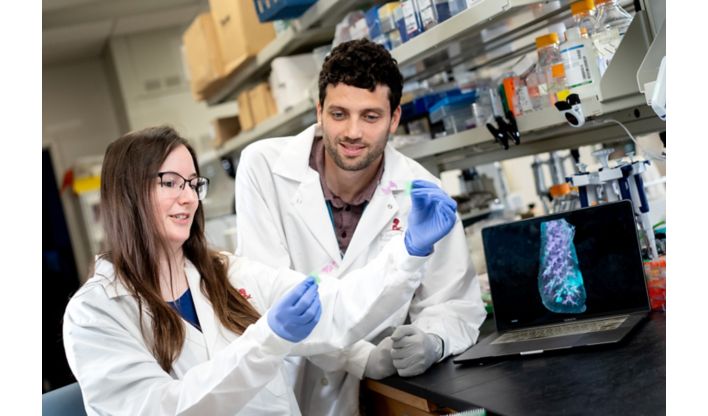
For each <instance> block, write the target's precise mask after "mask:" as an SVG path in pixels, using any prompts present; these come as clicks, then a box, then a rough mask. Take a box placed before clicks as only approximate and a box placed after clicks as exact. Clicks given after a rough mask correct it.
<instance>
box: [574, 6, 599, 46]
mask: <svg viewBox="0 0 708 416" xmlns="http://www.w3.org/2000/svg"><path fill="white" fill-rule="evenodd" d="M594 9H595V2H594V1H593V0H580V1H576V2H575V3H571V5H570V12H571V13H572V15H573V22H574V24H573V26H575V27H578V28H580V36H581V37H583V38H588V39H589V38H590V36H591V35H592V34H593V33H594V30H595V24H596V23H597V22H596V20H595V18H594V17H593V16H592V14H591V13H592V11H593V10H594Z"/></svg>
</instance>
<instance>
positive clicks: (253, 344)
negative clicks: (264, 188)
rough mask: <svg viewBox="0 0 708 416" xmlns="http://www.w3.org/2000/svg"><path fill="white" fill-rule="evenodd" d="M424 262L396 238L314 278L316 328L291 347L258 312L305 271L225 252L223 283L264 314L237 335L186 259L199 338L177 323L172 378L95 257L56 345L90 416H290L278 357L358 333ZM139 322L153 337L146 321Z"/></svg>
mask: <svg viewBox="0 0 708 416" xmlns="http://www.w3.org/2000/svg"><path fill="white" fill-rule="evenodd" d="M426 259H427V258H423V257H412V256H409V255H408V253H407V252H406V249H405V247H404V244H403V241H402V239H397V240H396V241H393V242H392V243H391V244H390V245H388V246H387V247H386V249H385V252H384V253H382V255H381V256H380V257H378V258H377V259H376V260H375V261H374V262H372V263H371V264H369V265H368V266H367V267H365V268H363V269H360V270H357V271H355V272H353V273H352V274H351V275H350V276H349V277H348V278H346V279H344V280H337V279H327V278H326V276H322V278H323V281H322V282H321V283H320V285H319V288H318V291H319V293H320V299H321V302H322V316H321V318H320V322H319V323H318V324H317V326H316V327H315V329H314V330H313V332H312V333H311V334H310V335H309V336H308V337H307V338H306V339H305V340H304V341H303V342H301V343H297V344H296V343H292V342H289V341H287V340H285V339H283V338H280V337H279V336H278V335H276V334H275V333H274V332H273V331H272V330H271V329H270V326H269V325H268V323H267V317H266V313H267V310H268V308H269V307H270V306H271V305H273V304H274V303H275V302H277V301H278V300H279V299H280V298H281V297H282V296H283V295H284V294H285V293H286V292H287V291H288V290H290V289H291V288H292V287H293V286H295V285H296V284H298V283H299V282H301V281H302V280H303V279H304V278H305V276H304V275H302V274H300V273H296V272H294V271H291V270H286V269H280V270H276V269H273V268H270V267H267V266H265V265H262V264H260V263H257V262H253V261H250V260H248V259H242V258H236V257H234V256H233V255H229V269H228V277H229V280H230V282H231V284H232V285H233V286H234V287H235V288H237V289H238V290H239V292H240V293H241V294H242V295H243V296H244V297H246V298H247V299H248V300H249V301H250V302H251V303H252V305H253V306H254V307H255V308H256V310H257V311H258V312H259V313H260V314H261V315H262V317H261V318H260V319H259V320H258V321H257V322H256V323H255V324H253V325H251V326H249V327H248V328H247V329H246V331H245V332H244V333H243V334H242V335H240V336H239V335H237V334H235V333H233V332H231V331H229V330H228V329H226V328H225V327H224V326H223V325H221V323H220V322H219V320H218V319H217V318H216V316H215V315H214V312H213V309H212V308H211V305H210V303H209V300H208V298H207V297H206V296H205V295H204V294H203V293H202V291H201V289H200V280H201V277H200V275H199V272H198V271H197V269H196V268H195V267H194V266H193V265H192V263H191V262H189V261H186V266H185V268H186V274H187V280H188V283H189V288H190V289H191V292H192V297H193V299H194V306H195V308H196V311H197V316H198V317H199V322H200V324H201V327H202V332H200V331H199V330H197V329H195V328H194V327H193V326H192V325H190V324H187V323H186V322H184V323H185V326H186V329H187V333H186V339H185V342H184V345H183V348H182V351H181V353H180V355H179V357H178V358H177V360H176V361H175V362H174V364H173V368H172V370H171V371H170V373H166V372H165V371H163V370H162V368H161V367H160V366H159V364H158V363H157V361H156V360H155V358H154V356H153V355H152V354H151V353H150V348H149V347H148V345H147V344H146V342H145V341H144V338H143V334H142V333H141V330H140V324H139V312H138V304H137V301H136V298H135V297H134V296H132V295H131V294H130V293H129V291H128V289H127V288H126V287H125V286H124V285H123V284H121V282H120V280H119V279H117V278H116V276H115V273H114V269H113V265H112V264H111V263H110V262H108V261H106V260H98V261H97V263H96V270H95V274H94V276H93V277H92V278H91V279H90V280H89V281H88V282H86V284H85V285H84V286H82V287H81V288H80V289H79V291H78V292H77V293H76V294H75V295H74V296H73V297H72V299H71V301H70V302H69V305H68V306H67V309H66V313H65V315H64V348H65V350H66V354H67V359H68V362H69V366H70V367H71V370H72V371H73V373H74V375H75V376H76V378H77V380H78V382H79V385H80V386H81V391H82V393H83V398H84V404H85V407H86V410H87V413H88V414H89V415H119V414H120V415H134V416H137V415H150V416H156V415H176V414H179V415H199V416H203V415H210V416H215V415H235V414H238V415H282V416H284V415H298V414H300V411H299V409H298V406H297V402H296V401H295V396H294V393H293V390H292V387H291V386H290V385H289V383H287V382H286V379H285V377H286V374H285V373H284V368H283V365H282V363H283V360H284V357H285V356H286V355H287V354H293V355H308V354H319V353H326V352H330V351H333V350H338V349H341V348H343V347H346V346H348V345H351V344H352V343H353V342H355V341H357V340H359V339H361V338H362V337H364V336H366V335H367V334H368V333H369V332H370V331H371V330H372V329H374V327H375V326H376V325H378V324H379V323H381V322H384V321H385V320H386V319H387V318H388V317H389V316H390V314H391V313H393V312H394V311H395V309H397V308H398V307H400V305H402V304H404V303H405V302H406V301H407V298H409V297H410V296H411V295H412V293H413V291H414V290H415V289H416V288H417V287H418V285H419V284H420V280H421V278H422V274H421V270H422V269H423V268H424V262H425V260H426ZM362 281H365V282H367V285H371V286H374V287H375V289H374V290H372V293H368V291H367V293H358V292H357V290H356V288H357V287H358V285H359V284H360V282H362ZM144 311H145V310H144ZM143 322H144V325H145V333H146V334H149V335H151V334H152V330H151V325H150V320H149V319H147V318H143Z"/></svg>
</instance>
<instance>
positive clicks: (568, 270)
mask: <svg viewBox="0 0 708 416" xmlns="http://www.w3.org/2000/svg"><path fill="white" fill-rule="evenodd" d="M574 236H575V227H573V226H572V225H571V224H569V223H568V222H567V221H566V220H565V219H559V220H555V221H546V222H544V223H541V250H540V268H539V272H538V291H539V293H540V295H541V301H542V302H543V305H544V306H545V307H546V308H547V309H548V310H549V311H551V312H555V313H583V312H585V309H586V306H585V301H586V299H587V295H586V294H585V285H584V284H583V274H582V273H581V272H580V265H579V262H578V255H577V253H576V251H575V244H574V243H573V237H574Z"/></svg>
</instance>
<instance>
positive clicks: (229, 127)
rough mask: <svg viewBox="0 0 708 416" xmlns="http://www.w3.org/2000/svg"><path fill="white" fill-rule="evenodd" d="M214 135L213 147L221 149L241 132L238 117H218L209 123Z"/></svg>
mask: <svg viewBox="0 0 708 416" xmlns="http://www.w3.org/2000/svg"><path fill="white" fill-rule="evenodd" d="M211 127H212V129H213V135H214V146H215V147H221V146H222V145H223V144H224V143H225V142H227V141H228V140H230V139H233V138H234V137H235V136H236V135H237V134H239V133H240V132H241V123H239V117H238V116H229V117H220V118H217V119H214V120H212V121H211Z"/></svg>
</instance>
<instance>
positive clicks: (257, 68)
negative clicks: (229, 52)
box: [204, 0, 373, 105]
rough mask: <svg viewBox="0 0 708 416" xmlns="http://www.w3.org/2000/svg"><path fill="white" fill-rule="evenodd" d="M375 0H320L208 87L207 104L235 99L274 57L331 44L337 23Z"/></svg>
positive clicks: (262, 71)
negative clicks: (259, 49)
mask: <svg viewBox="0 0 708 416" xmlns="http://www.w3.org/2000/svg"><path fill="white" fill-rule="evenodd" d="M248 1H250V0H248ZM372 3H373V0H347V1H337V0H319V1H318V2H317V3H315V4H314V5H313V6H312V7H310V8H309V9H308V10H307V11H306V12H305V14H304V15H302V17H300V18H299V19H295V20H293V21H292V22H291V25H290V26H289V27H288V28H287V30H285V31H284V32H282V33H280V34H278V36H277V37H276V38H275V39H274V40H273V41H272V42H271V43H270V44H268V45H267V46H266V47H265V48H263V50H262V51H260V52H259V53H258V55H257V56H256V57H255V58H254V59H251V60H250V61H248V62H247V63H246V64H245V65H244V66H242V67H240V68H239V69H238V70H237V71H235V72H233V73H232V74H230V75H229V76H227V77H226V78H225V79H224V80H223V81H222V82H220V83H217V84H214V85H213V86H212V87H211V88H209V89H207V90H206V91H205V93H204V95H205V96H206V97H208V98H207V104H208V105H216V104H220V103H223V102H225V101H232V100H235V99H236V96H237V95H238V93H239V92H241V91H242V90H244V89H246V88H248V87H249V86H251V85H254V84H255V83H257V81H258V80H261V79H263V78H264V77H265V76H266V74H267V73H268V71H270V63H271V61H273V59H275V58H277V57H279V56H286V55H291V54H293V53H297V52H298V51H305V50H307V51H309V50H312V48H313V47H316V46H319V45H323V44H326V43H329V42H330V41H331V40H332V38H333V37H334V29H335V26H336V24H337V23H338V22H339V21H340V20H341V19H342V18H343V17H344V16H345V15H346V14H347V13H349V12H350V11H352V10H356V9H358V8H363V7H366V6H368V5H370V4H372Z"/></svg>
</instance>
